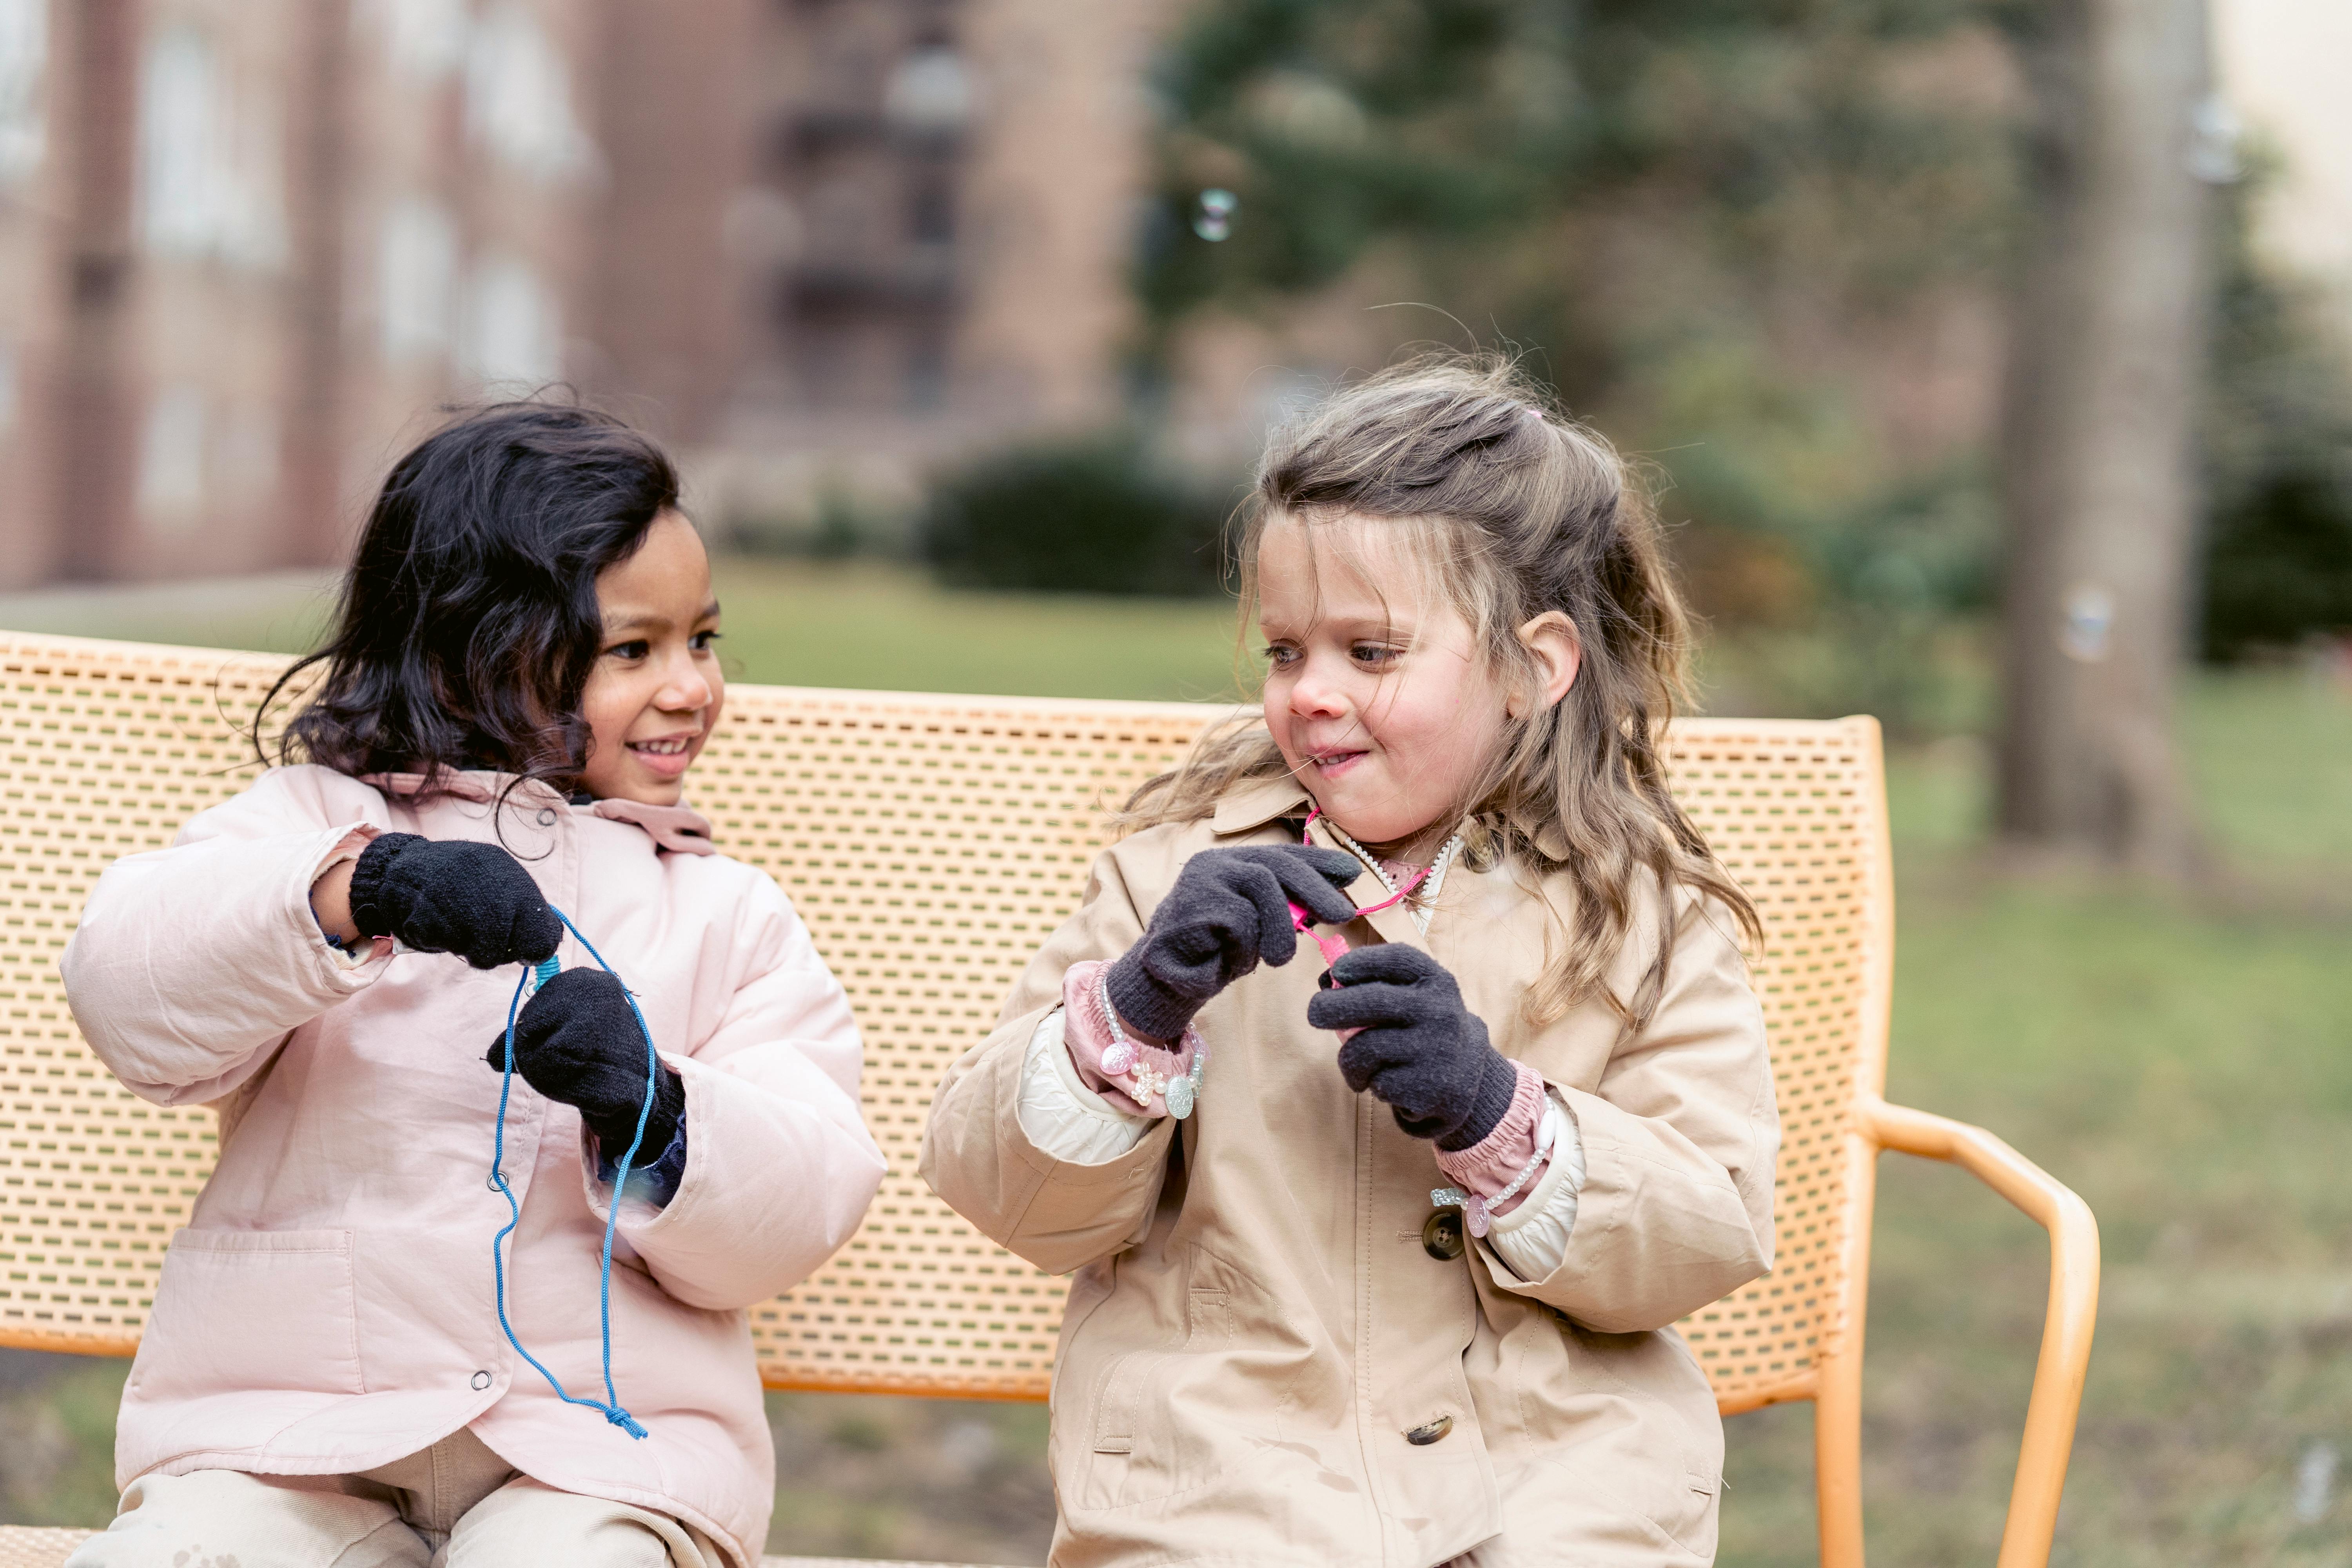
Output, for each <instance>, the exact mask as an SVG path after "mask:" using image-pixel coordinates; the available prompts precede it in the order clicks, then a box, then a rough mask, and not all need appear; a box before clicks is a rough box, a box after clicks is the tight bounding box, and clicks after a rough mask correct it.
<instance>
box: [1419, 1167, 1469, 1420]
mask: <svg viewBox="0 0 2352 1568" xmlns="http://www.w3.org/2000/svg"><path fill="white" fill-rule="evenodd" d="M1464 1245H1465V1244H1464V1242H1463V1240H1462V1211H1461V1210H1460V1209H1439V1210H1438V1211H1437V1212H1436V1213H1434V1214H1433V1215H1430V1216H1429V1217H1428V1218H1427V1219H1425V1220H1423V1221H1422V1223H1421V1249H1422V1250H1423V1252H1426V1253H1427V1254H1429V1255H1430V1256H1431V1257H1432V1258H1436V1259H1437V1260H1438V1261H1439V1262H1440V1263H1451V1262H1453V1261H1454V1259H1455V1258H1459V1257H1461V1256H1462V1252H1463V1248H1464ZM1438 1436H1439V1437H1442V1436H1444V1433H1442V1432H1441V1433H1439V1434H1438ZM1429 1440H1430V1441H1431V1442H1433V1443H1434V1442H1435V1441H1437V1438H1436V1437H1432V1438H1431V1439H1429Z"/></svg>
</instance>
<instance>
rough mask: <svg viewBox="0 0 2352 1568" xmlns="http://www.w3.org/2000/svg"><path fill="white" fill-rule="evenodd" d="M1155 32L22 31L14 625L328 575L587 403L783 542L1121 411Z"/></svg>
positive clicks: (774, 13) (617, 15) (590, 16)
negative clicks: (220, 581) (935, 466)
mask: <svg viewBox="0 0 2352 1568" xmlns="http://www.w3.org/2000/svg"><path fill="white" fill-rule="evenodd" d="M1149 9H1150V4H1149V0H1100V3H1098V4H1095V5H1087V6H1075V7H1074V6H1068V5H1055V4H1054V3H1053V0H659V3H656V0H0V586H10V585H22V584H34V583H39V582H45V581H50V580H55V579H60V578H170V577H173V576H182V575H194V574H217V573H228V572H238V571H249V570H256V569H260V568H266V567H272V566H279V565H291V564H307V563H322V562H326V561H330V560H331V559H333V558H334V556H335V555H336V554H337V553H338V552H339V551H340V550H341V547H342V545H343V543H344V542H345V541H346V540H347V538H348V537H349V531H350V530H351V528H352V525H353V523H354V521H355V520H356V518H357V516H358V513H359V511H360V510H361V508H362V506H363V504H364V500H365V498H366V495H367V493H368V491H369V489H370V488H371V487H372V486H373V483H374V481H375V480H376V479H378V478H379V477H380V475H381V472H382V469H383V466H384V464H385V462H386V461H387V460H388V459H389V458H390V457H391V456H392V455H393V454H394V452H395V451H396V450H397V449H398V446H399V444H400V443H402V442H403V441H404V440H406V439H409V438H412V437H414V436H415V434H416V433H417V432H419V431H420V430H422V429H424V428H426V427H428V426H429V425H430V424H431V422H432V420H433V418H434V417H435V413H434V411H435V410H436V407H437V406H438V405H442V404H445V403H446V402H448V401H451V400H454V399H464V398H469V397H477V396H480V395H485V394H486V393H488V394H495V393H498V392H501V391H514V390H527V389H531V388H537V387H541V386H545V385H548V384H556V383H563V384H570V385H571V386H573V387H575V388H577V389H578V390H579V391H580V392H581V393H582V394H583V395H586V396H589V397H591V398H593V399H594V400H596V401H598V402H601V403H604V404H605V405H609V406H613V407H615V408H616V409H618V410H619V411H621V412H623V413H625V414H626V415H628V416H631V417H633V418H635V419H636V420H638V421H639V422H640V423H643V424H645V425H646V426H649V427H650V428H652V429H654V430H655V431H656V432H657V433H658V434H660V435H661V436H663V437H666V438H667V439H668V440H670V441H671V442H673V443H674V444H676V445H677V446H678V447H679V448H680V449H681V450H682V451H684V452H685V453H687V454H688V458H689V467H690V470H691V471H692V473H693V474H694V475H695V477H696V479H697V483H698V499H699V500H700V501H701V503H702V505H703V507H704V509H705V510H706V511H708V512H711V513H714V514H718V515H720V516H722V517H729V516H748V517H757V518H761V519H765V520H771V521H782V523H783V524H785V525H786V526H794V525H796V523H795V520H797V519H800V518H803V517H804V516H805V515H806V514H808V513H809V512H810V510H811V509H812V508H813V507H814V506H816V505H817V504H818V502H819V500H820V498H822V497H823V496H824V495H826V494H829V493H832V492H834V491H835V490H843V491H846V492H848V493H852V494H856V495H864V496H874V495H881V496H884V497H887V496H889V495H890V494H892V493H894V492H895V493H899V494H903V493H905V492H906V491H907V490H908V489H909V488H910V487H911V485H912V484H913V482H914V480H915V479H916V477H917V476H918V475H919V473H920V471H921V470H922V468H924V467H925V466H927V465H928V464H929V463H930V462H931V461H934V460H935V459H936V458H938V457H940V455H942V454H945V453H948V452H950V451H953V450H956V449H959V448H961V447H965V446H967V445H970V444H972V443H975V442H981V441H986V440H991V439H997V438H1001V437H1003V436H1005V435H1008V434H1011V433H1013V432H1016V431H1022V430H1029V429H1034V428H1038V427H1041V426H1054V425H1059V424H1072V423H1085V422H1087V421H1089V420H1092V419H1095V418H1097V417H1099V416H1102V415H1103V414H1105V413H1106V412H1107V411H1108V408H1109V407H1110V406H1112V405H1114V404H1115V401H1116V396H1117V379H1116V366H1117V363H1118V351H1119V349H1120V346H1121V344H1122V342H1123V341H1124V337H1125V334H1126V331H1127V329H1128V321H1127V315H1126V311H1127V303H1126V289H1125V287H1124V269H1125V267H1126V263H1127V245H1128V230H1129V226H1130V223H1129V205H1130V204H1129V193H1130V192H1131V191H1132V190H1133V189H1134V188H1135V184H1136V181H1137V179H1138V176H1139V158H1140V156H1141V153H1140V147H1141V141H1142V132H1143V125H1142V120H1141V116H1142V113H1143V110H1142V108H1141V104H1140V93H1139V89H1138V85H1137V84H1138V80H1139V64H1140V58H1141V53H1142V50H1143V49H1144V47H1146V45H1147V42H1148V38H1147V34H1146V22H1147V13H1148V11H1149Z"/></svg>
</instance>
